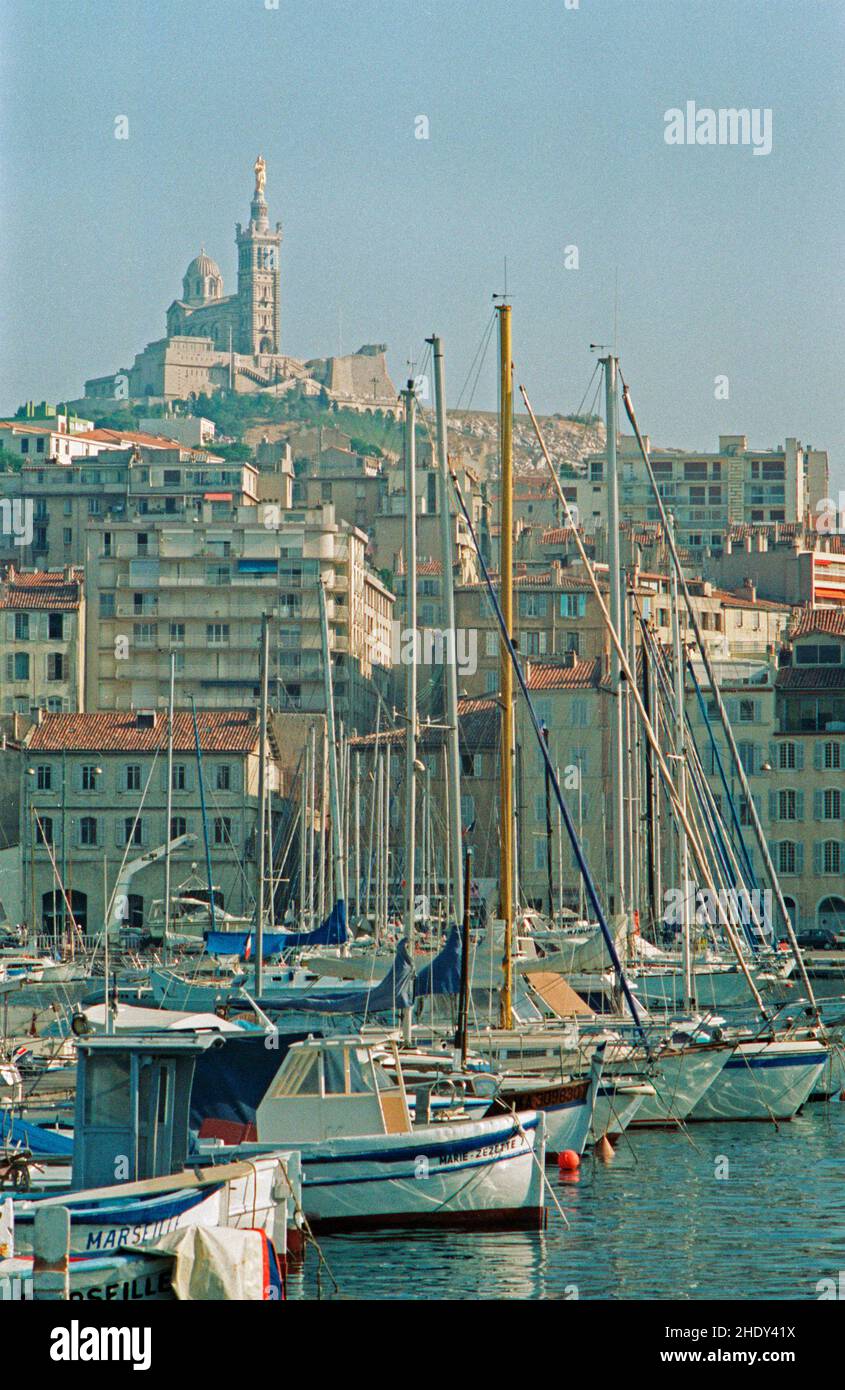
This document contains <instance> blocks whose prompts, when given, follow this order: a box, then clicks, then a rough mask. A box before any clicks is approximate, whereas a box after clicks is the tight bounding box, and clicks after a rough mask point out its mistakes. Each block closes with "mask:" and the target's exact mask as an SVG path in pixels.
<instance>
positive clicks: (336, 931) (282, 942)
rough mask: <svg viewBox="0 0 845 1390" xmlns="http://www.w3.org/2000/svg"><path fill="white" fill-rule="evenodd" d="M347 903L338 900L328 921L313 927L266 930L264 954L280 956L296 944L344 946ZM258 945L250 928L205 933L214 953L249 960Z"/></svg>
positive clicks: (208, 950)
mask: <svg viewBox="0 0 845 1390" xmlns="http://www.w3.org/2000/svg"><path fill="white" fill-rule="evenodd" d="M347 936H348V932H347V929H346V903H345V902H343V901H342V900H340V899H339V900H338V901H337V902H336V903H335V905H334V907H333V908H332V910H331V912H330V913H329V915H328V917H327V918H326V920H325V922H322V923H321V924H320V926H319V927H315V928H314V930H313V931H293V932H288V931H274V932H265V933H264V958H265V960H266V959H267V957H268V956H278V955H280V954H281V953H282V951H289V950H291V949H292V948H293V947H294V946H296V947H300V946H342V945H343V944H344V942H345V941H346V939H347ZM254 947H255V935H254V933H253V932H251V931H210V932H206V933H205V949H206V951H207V952H208V953H209V955H211V956H240V957H241V959H244V960H248V959H249V957H250V955H251V954H252V951H253V949H254Z"/></svg>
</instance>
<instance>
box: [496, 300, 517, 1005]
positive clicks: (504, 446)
mask: <svg viewBox="0 0 845 1390" xmlns="http://www.w3.org/2000/svg"><path fill="white" fill-rule="evenodd" d="M496 313H497V314H498V315H499V452H500V468H499V492H500V495H501V534H500V537H499V575H500V595H501V608H502V618H503V620H504V624H505V628H506V629H507V633H508V636H509V638H510V639H511V641H513V635H514V633H513V364H512V362H511V306H510V304H498V305H497V306H496ZM499 673H500V675H499V690H500V694H501V701H502V738H501V766H500V806H499V847H500V861H501V862H500V878H499V916H500V917H501V919H502V922H503V923H504V954H503V958H502V969H503V974H504V980H503V987H502V996H501V1005H500V1018H499V1022H500V1024H501V1026H502V1028H512V1027H513V963H512V960H511V954H512V949H513V832H514V823H513V668H512V666H511V661H510V656H509V654H508V649H507V647H506V646H505V643H504V641H502V642H500V649H499Z"/></svg>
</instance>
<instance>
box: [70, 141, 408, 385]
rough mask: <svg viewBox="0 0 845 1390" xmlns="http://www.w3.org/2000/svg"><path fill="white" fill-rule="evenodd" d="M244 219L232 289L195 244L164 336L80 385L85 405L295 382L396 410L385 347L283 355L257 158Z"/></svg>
mask: <svg viewBox="0 0 845 1390" xmlns="http://www.w3.org/2000/svg"><path fill="white" fill-rule="evenodd" d="M254 172H255V188H254V191H253V195H252V202H251V203H250V215H249V222H248V223H247V225H246V226H245V227H242V226H241V224H240V223H238V224H237V227H236V230H235V243H236V245H237V248H238V287H237V290H236V292H235V293H234V294H224V293H223V276H222V274H221V272H220V267H219V266H218V265H217V262H216V261H214V260H212V258H211V257H210V256H208V255H206V252H205V248H204V247H203V248H202V250H201V251H200V254H199V255H198V256H196V257H195V258H194V259H193V260H192V261H191V263H190V265H189V266H188V268H187V270H186V271H185V274H184V276H183V277H182V295H181V297H180V298H179V299H175V300H174V301H173V303H172V304H171V305H170V308H169V309H168V310H167V333H166V336H165V337H164V338H159V339H158V340H157V341H156V342H154V343H148V344H147V346H146V347H145V348H144V350H143V352H139V353H138V355H137V357H136V358H135V361H134V363H133V364H132V366H131V367H126V368H122V369H121V370H120V371H117V372H113V373H112V374H111V375H110V376H103V377H93V378H92V379H91V380H89V381H86V383H85V397H84V400H85V401H88V402H90V401H96V402H98V404H100V405H101V406H102V405H104V404H105V403H117V402H122V401H125V400H127V399H130V400H138V399H147V400H151V401H155V400H162V401H164V400H188V399H191V398H195V397H197V396H199V395H201V394H211V393H212V392H214V391H218V390H229V391H239V392H255V391H262V390H270V391H272V392H274V393H280V392H283V391H286V390H289V389H290V388H291V387H292V386H295V385H296V384H297V383H300V384H301V389H304V390H306V391H313V392H317V391H319V390H320V389H321V388H325V389H326V390H327V391H328V392H329V393H330V395H331V396H333V397H334V398H335V399H337V400H345V401H358V400H360V401H362V402H363V401H366V402H368V403H369V404H370V405H372V404H373V403H376V404H378V405H382V406H383V405H394V404H395V401H396V388H395V387H394V385H393V383H392V381H391V380H390V377H389V376H388V373H387V365H386V362H385V355H384V354H385V350H386V349H385V346H384V344H382V343H376V344H366V345H365V346H364V347H362V348H359V350H358V351H357V352H356V353H352V354H351V355H349V356H346V357H327V358H315V359H313V360H311V361H308V362H303V361H300V360H298V359H297V358H294V357H289V356H286V355H285V354H284V353H283V352H282V350H281V273H280V258H281V246H282V224H281V222H276V224H275V226H272V225H271V223H270V219H269V216H268V211H267V201H266V198H265V186H266V179H267V172H266V165H265V162H264V159H263V158H262V156H261V155H259V156H258V158H257V159H256V161H255V166H254Z"/></svg>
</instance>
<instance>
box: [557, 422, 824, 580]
mask: <svg viewBox="0 0 845 1390" xmlns="http://www.w3.org/2000/svg"><path fill="white" fill-rule="evenodd" d="M646 444H647V445H649V442H648V440H646ZM649 449H650V446H649ZM650 457H651V463H652V469H653V471H654V475H655V480H656V482H657V485H658V487H659V489H660V493H661V496H662V498H663V501H664V503H665V505H666V508H667V510H669V511H670V512H671V513H672V514H673V515H674V517H675V523H676V526H677V539H678V542H679V544H681V545H683V546H685V547H686V548H688V549H689V550H690V551H691V552H692V553H693V555H694V556H696V557H697V558H701V557H703V556H704V555H706V554H708V553H710V554H719V553H721V551H722V550H723V548H724V541H725V536H726V535H727V533H728V529H729V527H730V526H732V525H741V524H748V525H756V524H764V523H765V524H775V523H777V524H782V523H784V522H786V523H790V522H803V521H804V520H805V518H806V517H807V516H808V515H813V516H814V515H815V508H816V504H817V503H818V502H819V501H820V500H821V499H822V498H824V497H826V496H827V495H828V459H827V453H826V452H825V451H824V450H820V449H812V448H809V447H805V446H804V445H802V444H801V443H800V441H799V440H797V439H793V438H790V439H787V440H786V442H785V444H784V445H783V446H782V447H779V448H776V449H751V448H749V445H748V439H747V437H746V436H745V435H720V437H719V448H718V451H717V452H715V453H712V454H710V453H701V454H698V453H685V452H683V453H682V452H681V451H680V450H660V449H655V450H653V451H651V450H650ZM606 467H607V464H606V458H605V456H604V454H593V455H590V456H589V457H588V458H587V459H586V460H585V475H584V477H583V478H581V479H579V480H578V482H577V484H576V485H575V490H576V501H577V506H578V516H579V521H580V524H581V525H583V526H584V527H585V528H586V530H588V531H592V530H594V529H595V528H596V527H597V526H600V525H602V524H603V523H605V522H606V517H607V485H606ZM618 468H619V509H620V515H621V516H622V517H623V518H625V519H627V520H629V521H636V522H654V521H657V520H659V516H660V513H659V509H658V506H657V502H656V500H655V498H654V495H653V492H652V489H651V484H650V482H649V479H648V476H647V474H646V471H645V466H644V464H643V462H642V458H641V456H640V452H639V448H638V446H637V442H636V440H635V439H633V438H631V437H630V436H627V435H623V436H621V437H620V439H619V446H618ZM568 485H569V487H570V488H571V487H572V486H573V485H572V483H571V481H569V480H568Z"/></svg>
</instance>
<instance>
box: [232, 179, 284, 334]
mask: <svg viewBox="0 0 845 1390" xmlns="http://www.w3.org/2000/svg"><path fill="white" fill-rule="evenodd" d="M254 170H255V191H254V193H253V195H252V202H251V204H250V218H249V224H248V225H247V226H246V227H242V226H241V224H240V222H239V223H238V225H237V232H236V236H235V241H236V242H237V247H238V332H237V342H236V351H237V352H240V353H243V354H244V355H245V356H252V357H255V356H258V355H259V354H260V353H278V352H280V351H281V345H280V344H281V331H280V330H281V304H280V299H281V293H280V281H281V277H280V273H279V263H280V253H281V246H282V224H281V222H277V223H276V227H275V230H273V229H272V228H271V226H270V221H269V218H268V216H267V202H266V199H265V197H264V186H265V183H266V178H267V175H266V165H265V163H264V159H263V157H262V156H261V155H259V156H258V158H257V159H256V161H255V165H254Z"/></svg>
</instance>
